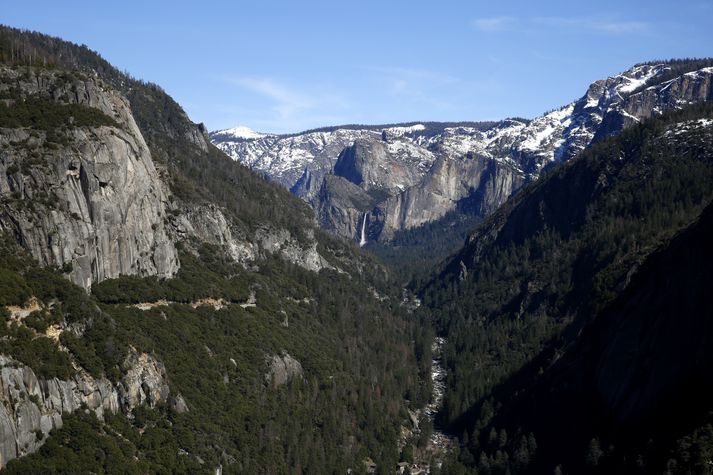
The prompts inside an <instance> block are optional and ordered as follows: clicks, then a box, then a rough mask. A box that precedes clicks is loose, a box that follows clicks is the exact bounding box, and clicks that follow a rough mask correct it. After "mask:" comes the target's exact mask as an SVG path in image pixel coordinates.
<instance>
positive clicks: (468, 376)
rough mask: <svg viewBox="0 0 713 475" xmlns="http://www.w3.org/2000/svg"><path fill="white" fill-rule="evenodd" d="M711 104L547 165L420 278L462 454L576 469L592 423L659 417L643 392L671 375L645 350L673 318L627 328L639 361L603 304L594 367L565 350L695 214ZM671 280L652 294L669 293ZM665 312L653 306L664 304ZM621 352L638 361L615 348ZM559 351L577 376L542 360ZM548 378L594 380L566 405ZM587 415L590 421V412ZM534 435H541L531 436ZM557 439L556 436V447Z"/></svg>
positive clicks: (708, 182)
mask: <svg viewBox="0 0 713 475" xmlns="http://www.w3.org/2000/svg"><path fill="white" fill-rule="evenodd" d="M712 117H713V106H711V105H710V104H709V103H704V104H701V105H697V106H692V107H689V108H686V109H684V110H682V111H679V112H673V113H667V114H663V115H662V116H660V117H659V118H654V119H649V120H647V121H643V122H642V123H641V124H639V125H636V126H634V127H631V128H630V129H627V130H626V131H624V132H622V133H621V134H620V135H618V136H617V137H615V138H610V139H607V140H603V141H602V142H601V143H598V144H596V145H595V146H593V147H592V148H591V149H590V150H587V151H585V152H583V153H582V154H580V155H579V156H578V157H577V158H575V159H573V160H571V161H570V162H569V163H567V164H565V165H564V166H562V167H559V168H557V169H554V170H553V171H551V172H550V173H548V174H547V175H546V176H545V177H543V178H542V179H541V180H539V181H538V182H537V183H535V184H532V185H530V186H528V187H526V188H525V189H524V190H523V191H522V192H521V193H520V194H518V195H517V196H516V197H514V198H513V199H511V200H509V201H508V202H507V203H506V204H505V205H504V206H503V207H501V208H500V209H499V210H498V211H496V212H495V213H494V214H493V215H492V216H491V217H489V218H488V219H487V220H485V222H483V223H482V224H481V225H480V226H479V227H478V228H477V229H476V231H475V232H474V233H473V234H472V235H471V236H470V238H469V239H468V242H467V243H466V245H465V247H464V248H463V249H462V250H461V252H460V253H458V254H457V255H456V256H455V257H454V258H453V259H452V260H450V261H449V262H448V264H447V265H446V266H445V268H444V272H443V274H442V275H441V276H440V277H438V278H436V279H434V281H433V282H432V283H431V284H430V285H429V286H428V288H427V289H426V290H425V292H424V295H423V297H424V298H423V303H424V312H425V314H426V315H427V316H428V318H431V319H434V320H435V321H436V322H437V325H438V326H439V327H440V329H441V331H442V332H443V333H444V336H445V337H446V338H447V341H448V342H447V345H446V347H445V349H444V359H445V363H446V366H447V367H448V369H449V375H448V390H447V393H446V405H445V411H444V414H443V418H444V423H446V424H448V425H449V427H451V429H452V430H454V431H455V433H457V434H462V433H464V432H465V433H466V434H467V435H468V437H467V439H464V440H463V442H465V443H466V448H467V450H464V451H462V452H461V457H460V462H459V463H462V464H466V465H469V466H472V467H476V466H477V467H479V469H481V470H485V468H486V466H489V467H491V469H495V467H498V468H497V469H498V470H505V469H507V468H509V469H510V470H511V471H518V472H526V471H528V470H531V471H534V472H538V471H543V470H545V471H551V470H553V469H554V465H556V464H557V463H564V464H565V468H566V469H567V470H572V471H574V472H581V471H582V470H583V469H584V463H585V455H586V452H587V450H588V448H587V443H588V442H589V441H590V440H591V439H593V438H596V437H598V436H599V435H601V434H599V433H598V432H597V429H595V428H593V427H604V426H606V425H607V424H613V425H612V426H610V427H615V424H623V423H626V424H630V423H631V424H634V423H636V422H637V421H639V420H640V419H641V417H643V416H642V414H644V413H646V414H648V416H651V417H654V415H656V417H658V416H659V415H660V416H661V417H667V416H666V413H665V411H664V412H660V413H659V412H656V410H658V409H661V408H660V407H658V409H655V408H654V406H656V404H658V403H659V402H663V401H665V398H666V397H667V394H668V392H669V390H670V389H671V388H672V387H676V385H677V384H678V382H680V381H678V380H676V379H675V378H668V376H666V374H669V375H670V373H667V372H668V371H669V370H668V369H666V368H667V366H666V365H667V363H663V362H661V360H658V359H657V358H658V357H654V356H653V354H654V353H656V352H660V353H661V354H662V355H665V354H670V349H667V348H665V347H660V346H659V345H662V344H663V342H664V341H665V339H666V338H667V332H668V331H669V330H670V328H671V327H670V325H672V324H675V323H673V322H671V321H668V323H665V324H663V323H662V324H661V325H660V326H659V325H658V324H656V325H653V322H658V321H659V319H658V318H659V317H650V318H649V320H648V322H650V323H652V325H653V326H652V327H651V328H650V329H649V330H647V331H649V332H650V335H649V336H646V337H644V336H643V335H642V333H638V335H640V336H641V337H642V338H645V339H646V343H645V345H646V348H644V349H641V350H640V351H641V352H642V358H646V355H651V358H649V359H646V362H645V363H641V361H643V360H636V358H635V357H634V353H631V352H630V350H631V347H630V346H627V343H631V341H632V340H626V338H628V337H629V336H631V331H632V330H631V328H629V330H627V331H626V332H625V331H624V328H625V327H626V326H627V325H628V324H626V323H624V322H625V320H621V321H620V322H613V320H612V319H615V318H624V317H625V315H626V314H625V313H618V314H617V315H618V317H601V318H604V319H608V320H607V321H609V322H610V323H608V324H606V325H615V326H617V328H618V329H619V330H621V331H622V333H621V335H620V337H621V338H623V339H624V340H626V342H625V341H624V340H617V339H615V340H607V341H606V345H610V347H609V348H610V349H608V350H606V352H605V350H604V349H601V348H600V349H601V351H602V352H605V353H606V354H605V355H604V356H602V361H601V362H600V363H601V366H600V368H599V370H597V372H596V375H594V374H593V373H588V372H587V371H589V370H588V369H587V366H586V364H588V363H585V362H584V361H583V360H579V359H577V358H576V357H574V358H575V359H574V360H571V359H568V358H570V356H568V355H571V354H572V353H570V352H572V351H573V352H575V353H573V354H576V351H578V350H577V349H576V348H577V346H578V345H580V344H581V345H587V344H588V339H587V337H585V332H582V329H583V328H585V327H586V326H587V325H588V324H590V323H591V322H592V321H594V325H597V322H598V321H599V319H600V316H602V315H607V313H606V312H607V311H608V310H606V309H607V308H609V307H608V306H609V305H612V304H611V302H612V301H614V300H615V299H624V298H625V297H623V295H624V294H625V292H628V290H627V289H629V287H630V286H631V285H633V284H632V282H633V280H632V279H633V278H634V276H635V275H637V273H639V274H641V273H643V272H644V271H643V270H641V271H640V270H639V269H640V267H641V266H642V263H643V262H645V261H646V260H647V259H648V258H649V256H650V255H651V254H652V253H653V252H654V251H655V250H656V249H658V248H660V247H661V246H666V245H667V243H668V242H669V240H670V239H671V238H672V237H673V236H675V235H676V233H678V232H679V231H681V230H682V229H684V228H686V227H687V226H688V225H689V224H690V223H691V222H693V221H695V220H696V219H697V217H698V216H699V214H700V212H701V211H702V209H703V208H704V207H705V206H706V205H707V204H708V203H710V202H711V199H713V161H712V159H711V157H713V120H712ZM691 252H693V253H697V252H698V251H697V250H696V249H692V250H691ZM694 288H695V287H694ZM676 289H677V287H674V288H672V289H671V290H670V294H667V295H663V296H662V297H661V298H664V299H673V300H675V298H677V297H676V295H677V294H676ZM649 291H650V292H653V289H649ZM627 298H628V297H627ZM673 300H671V301H673ZM699 303H700V302H698V303H696V304H695V308H700V306H699ZM644 308H653V307H642V310H644ZM665 315H666V314H665V313H662V317H661V318H664V319H666V318H668V317H665ZM697 315H700V312H699V313H698V314H697ZM626 318H629V317H626ZM632 318H634V317H632ZM691 318H694V317H693V316H692V317H691ZM641 328H642V327H639V329H640V330H641V331H642V332H643V331H644V330H643V329H641ZM689 329H690V328H689ZM689 329H686V328H683V327H682V328H680V329H679V331H680V332H681V333H680V335H681V336H680V338H679V337H676V338H678V339H677V340H676V341H679V342H680V341H683V339H685V338H686V337H685V335H690V334H689V333H688V331H689ZM607 331H608V330H607ZM612 331H614V330H612ZM636 331H639V330H636ZM627 335H628V336H627ZM704 335H705V334H701V337H703V336H704ZM617 338H619V336H618V337H617ZM632 338H633V337H632ZM632 344H634V343H632ZM635 344H638V343H635ZM641 344H642V345H643V344H644V343H641ZM677 344H678V343H676V345H677ZM624 347H627V348H628V349H626V350H624ZM615 348H618V349H616V350H615ZM696 348H698V353H697V355H698V356H697V358H703V360H705V358H707V357H708V356H706V355H707V352H706V351H705V350H703V346H701V345H696ZM595 351H599V350H595ZM607 352H608V353H607ZM624 354H626V355H628V356H627V358H629V357H631V358H634V360H635V361H639V363H635V361H634V360H626V361H623V360H622V358H624V356H622V355H624ZM676 360H677V361H680V360H679V359H678V357H677V358H676ZM558 361H570V363H571V362H572V361H574V363H572V365H571V366H570V367H569V371H570V372H569V373H568V374H569V375H575V374H576V377H574V376H572V378H574V379H572V378H570V380H567V381H565V378H564V376H562V379H561V380H560V379H559V378H560V376H556V375H558V374H560V373H557V372H556V371H555V372H554V373H552V372H551V371H554V369H553V368H555V367H557V366H556V363H557V362H558ZM656 361H658V362H659V363H661V367H660V370H661V371H660V374H661V378H662V379H661V380H660V381H659V382H658V383H652V384H648V383H646V381H645V380H642V379H641V378H642V377H643V373H642V372H641V371H638V372H636V373H635V374H634V373H631V372H629V371H628V369H631V370H632V371H635V370H636V368H637V367H638V368H639V369H641V368H643V367H644V366H642V365H646V364H659V363H656ZM580 363H581V364H582V365H583V366H579V364H580ZM562 364H564V363H562ZM597 364H599V363H597ZM637 364H638V365H639V366H637ZM615 368H616V369H615ZM624 368H627V369H624ZM681 369H682V372H681V373H680V376H681V377H682V378H683V377H687V376H686V372H685V370H684V366H682V367H681ZM642 371H643V370H642ZM550 375H551V376H550ZM560 375H561V374H560ZM667 378H668V380H667ZM553 381H558V384H560V383H561V385H562V388H563V389H562V390H563V391H564V393H566V391H565V389H566V388H567V387H568V385H569V384H575V383H576V384H579V385H580V386H577V387H582V388H584V387H586V388H594V389H596V391H593V392H590V391H588V390H586V389H582V392H581V393H577V394H578V397H579V398H580V399H575V400H573V401H574V402H573V403H572V405H569V403H567V404H565V401H566V400H567V397H563V398H561V399H552V401H559V402H560V403H561V404H557V403H554V402H553V403H552V404H550V403H549V402H546V401H547V398H549V397H552V396H553V393H552V391H554V389H553V388H554V387H556V385H555V386H550V385H549V383H551V384H554V382H553ZM661 381H665V384H659V383H660V382H661ZM677 381H678V382H677ZM533 385H537V387H539V388H540V392H539V393H537V394H538V398H539V399H534V400H533V399H531V401H532V404H535V403H536V401H539V404H540V406H538V410H537V412H538V414H537V415H532V416H529V415H526V411H522V412H521V411H519V410H516V409H515V408H514V406H512V405H510V404H511V402H512V401H513V400H518V401H520V404H523V405H525V406H527V404H528V403H527V402H525V399H526V398H527V396H523V394H530V393H525V391H526V390H527V389H528V388H529V387H531V386H533ZM681 390H684V388H683V387H681ZM564 393H563V394H564ZM567 394H569V393H567ZM522 397H525V399H522ZM588 398H589V399H588ZM596 398H599V401H598V403H597V404H599V406H597V408H598V410H597V411H595V412H593V413H591V414H590V413H589V412H588V411H589V409H592V410H594V409H595V406H589V405H588V404H593V399H596ZM580 403H581V405H582V407H580V408H579V409H578V404H580ZM528 407H529V410H532V406H531V405H530V406H528ZM560 409H561V412H560ZM578 410H580V411H581V412H580V413H578V412H577V411H578ZM652 410H653V411H654V412H653V413H651V412H645V411H652ZM509 411H510V412H509ZM566 411H569V412H566ZM642 411H643V412H642ZM590 415H591V416H592V419H591V420H590ZM595 420H596V421H597V424H599V425H596V426H589V425H587V424H591V423H592V421H595ZM529 421H537V423H535V422H532V423H530V422H529ZM565 423H566V424H567V425H568V427H569V426H571V424H575V425H576V426H579V424H580V423H581V427H582V428H583V429H582V432H581V433H579V435H578V437H579V436H582V437H585V438H586V440H585V441H584V445H582V443H581V442H582V439H581V438H575V437H574V436H573V437H571V438H569V439H566V438H565V437H563V434H564V433H568V434H569V433H570V432H569V431H563V430H564V429H563V428H564V426H563V425H558V424H565ZM548 424H549V425H548ZM548 427H550V428H552V430H550V429H549V428H548ZM557 427H559V430H556V429H555V428H557ZM585 427H587V429H585ZM590 429H591V430H590ZM653 434H654V433H653V432H652V431H648V430H642V431H640V432H636V433H635V434H634V435H635V436H636V437H635V438H634V437H632V438H631V439H630V440H629V442H630V443H631V445H630V446H629V448H630V447H631V446H636V444H639V443H640V442H642V441H643V442H642V443H643V444H645V443H646V440H648V439H647V437H649V436H650V435H653ZM533 441H536V443H533ZM608 442H610V441H607V443H608ZM612 442H613V440H612ZM541 443H544V444H546V445H545V447H544V448H543V449H542V450H540V449H536V447H537V446H540V444H541ZM597 443H599V442H598V441H597ZM577 444H579V445H577ZM559 447H562V450H557V449H555V448H559ZM665 448H666V449H670V448H671V446H670V445H668V446H665ZM604 449H605V448H604V447H602V450H604ZM592 450H593V451H595V452H596V450H594V449H592ZM535 452H537V454H539V455H537V454H536V453H535ZM555 452H556V454H557V455H558V456H559V457H560V458H558V459H557V458H556V457H554V454H555ZM498 454H499V455H498ZM503 454H507V455H508V457H509V459H508V458H504V456H503ZM600 455H601V454H600ZM634 455H635V454H634ZM631 457H632V453H631V452H630V451H628V449H626V450H623V451H622V452H621V453H619V454H618V455H617V456H616V457H615V458H616V460H617V461H618V462H622V461H623V460H624V459H627V460H631ZM618 462H617V463H618ZM652 463H654V462H652ZM540 464H544V465H540ZM548 464H549V465H548ZM655 466H656V465H655V463H654V465H652V467H655Z"/></svg>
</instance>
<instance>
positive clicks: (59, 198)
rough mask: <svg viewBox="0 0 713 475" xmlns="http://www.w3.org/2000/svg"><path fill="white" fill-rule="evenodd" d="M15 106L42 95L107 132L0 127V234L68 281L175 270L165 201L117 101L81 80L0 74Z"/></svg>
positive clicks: (96, 83)
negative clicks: (92, 113)
mask: <svg viewBox="0 0 713 475" xmlns="http://www.w3.org/2000/svg"><path fill="white" fill-rule="evenodd" d="M0 83H1V84H0V88H2V89H1V90H2V91H3V92H4V93H5V95H9V96H11V97H12V98H11V99H8V102H10V103H11V105H10V107H12V106H13V105H14V104H12V103H14V102H16V101H27V100H28V98H35V97H43V98H45V100H47V101H50V102H51V103H54V104H58V105H60V106H61V105H66V104H79V105H81V106H86V107H87V108H92V109H96V110H98V111H100V112H101V113H103V114H104V115H105V116H106V117H108V118H109V119H111V121H112V122H113V123H111V124H110V125H99V124H96V125H94V124H92V125H85V126H74V125H73V117H69V118H67V120H68V124H69V125H70V126H69V127H66V128H64V129H62V130H61V131H60V132H59V134H61V136H59V137H58V136H57V135H58V132H57V128H56V127H53V128H47V129H46V130H37V129H34V128H33V129H28V128H24V127H16V128H2V129H0V144H2V155H0V156H1V159H0V176H2V177H3V179H2V180H0V230H2V231H4V232H6V233H8V234H10V235H14V236H15V237H16V238H17V239H18V240H19V241H20V242H21V243H22V244H23V245H24V246H25V247H26V248H27V249H29V250H30V251H31V253H32V255H33V256H34V257H35V258H36V259H37V260H38V261H39V262H41V263H42V264H44V265H55V266H58V267H63V266H66V267H65V269H69V268H71V270H69V271H68V274H69V277H70V279H71V280H72V281H73V282H75V283H77V284H78V285H80V286H82V287H84V288H85V289H88V288H89V287H90V286H91V285H92V283H93V282H98V281H101V280H104V279H108V278H112V277H118V276H119V275H122V274H127V275H158V276H161V277H170V276H171V275H173V274H174V273H175V272H176V271H177V269H178V266H179V262H178V258H177V255H176V249H175V246H174V244H173V242H172V241H171V240H170V239H169V237H168V235H167V233H166V227H165V221H166V194H165V191H164V185H163V183H162V182H161V180H160V179H159V175H158V173H157V171H156V168H155V167H154V163H153V161H152V160H151V154H150V152H149V149H148V147H147V145H146V143H145V141H144V139H143V137H142V135H141V132H140V131H139V129H138V127H137V125H136V123H135V121H134V119H133V116H132V114H131V111H130V109H129V105H128V103H127V101H126V100H125V99H124V98H123V97H122V96H121V95H120V94H118V93H116V92H114V91H112V90H110V89H109V88H106V87H105V86H104V85H103V83H102V81H101V80H99V79H97V78H90V77H74V76H67V75H66V74H62V73H54V72H47V71H45V72H33V73H32V74H27V75H25V74H21V73H20V72H19V71H17V70H12V69H6V68H3V69H0Z"/></svg>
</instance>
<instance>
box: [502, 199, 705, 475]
mask: <svg viewBox="0 0 713 475" xmlns="http://www.w3.org/2000/svg"><path fill="white" fill-rule="evenodd" d="M712 238H713V205H709V206H708V207H707V208H706V209H705V210H704V211H703V213H702V214H701V217H700V218H699V220H698V221H697V222H696V223H694V224H693V225H691V226H689V227H688V228H687V229H686V230H685V231H683V232H682V233H681V234H680V235H678V236H676V237H675V238H674V239H673V240H672V241H671V243H670V244H668V245H667V246H665V247H664V248H662V249H661V250H658V251H656V252H654V253H652V254H651V255H650V256H649V257H647V259H646V260H645V262H644V263H643V264H642V265H641V267H640V268H639V270H638V271H637V272H636V274H635V275H633V276H632V278H631V282H630V284H629V285H628V286H627V288H626V290H625V291H624V292H622V293H621V294H620V295H619V296H618V297H617V298H616V299H615V300H614V301H613V302H612V303H611V304H609V305H608V306H607V307H606V308H605V309H604V310H603V311H602V312H601V314H600V315H598V316H597V318H596V320H595V321H594V322H593V323H592V324H591V325H590V326H588V327H587V328H585V329H584V331H583V332H582V333H581V335H580V336H579V337H578V338H577V340H576V341H575V342H574V344H573V345H572V348H571V349H569V351H567V352H566V353H565V354H564V355H563V357H562V358H560V359H559V360H558V361H557V362H556V363H554V364H553V365H552V367H551V368H549V369H548V370H547V371H546V372H545V373H544V374H543V375H542V376H541V378H539V379H538V380H537V381H536V382H535V384H534V385H533V386H532V387H528V388H526V390H525V391H523V393H522V394H519V395H518V396H517V397H514V398H513V399H512V401H510V402H509V403H507V404H506V407H504V408H503V409H502V410H501V411H499V413H500V416H499V420H497V421H496V422H494V423H495V424H498V425H505V424H508V425H510V424H511V423H512V421H513V420H514V419H516V418H517V419H519V420H518V422H517V424H519V425H526V426H528V427H529V428H530V430H534V431H535V433H536V434H537V435H538V437H537V438H538V441H539V445H540V447H542V450H541V452H540V453H539V455H538V457H539V460H540V462H539V466H540V467H541V468H543V469H545V467H546V466H547V464H548V463H549V465H550V466H554V465H555V464H557V463H561V464H564V467H567V468H568V469H569V470H577V469H578V468H579V467H582V465H583V463H582V462H584V463H589V464H590V465H591V464H592V463H593V464H594V465H595V466H596V467H598V470H600V471H602V472H612V471H616V472H625V471H632V470H636V469H637V468H645V470H646V471H649V472H655V471H664V470H665V469H668V470H672V471H674V472H684V471H692V472H694V473H695V472H700V471H705V470H706V469H707V467H706V463H705V460H701V459H699V458H698V457H696V456H694V457H690V455H688V456H686V454H684V453H683V451H680V449H679V450H676V449H675V445H674V443H675V442H676V441H677V440H678V439H681V438H683V437H684V436H687V435H689V434H692V433H694V430H695V429H697V428H698V427H699V426H703V425H704V424H705V423H708V422H709V420H708V419H709V414H710V413H709V411H710V409H711V404H710V400H711V395H713V386H712V385H711V384H710V383H709V380H708V377H707V376H706V374H707V373H708V371H709V370H710V368H711V365H713V352H711V350H710V349H711V345H712V344H713V328H712V327H711V325H712V323H713V322H712V321H711V311H710V310H709V309H708V308H709V305H710V295H711V292H713V278H712V277H711V275H710V272H709V271H710V263H711V262H713V251H712V250H711V247H710V245H709V244H710V242H711V239H712ZM535 407H537V410H536V411H535V410H533V409H534V408H535ZM506 414H507V415H506ZM572 420H577V421H578V424H577V425H576V429H575V430H572V424H571V421H572ZM564 432H567V434H568V437H567V440H564V441H563V440H561V437H558V434H562V433H564ZM592 440H596V443H597V444H598V445H599V446H600V447H602V448H607V447H613V449H610V450H607V451H606V453H604V452H602V453H601V454H599V457H596V459H595V457H590V460H585V458H584V456H585V455H590V456H596V455H597V453H596V452H595V453H591V444H592V442H591V441H592ZM698 445H699V446H698V447H697V448H696V449H695V450H696V451H699V454H701V455H702V454H703V453H704V452H706V451H710V450H711V449H713V447H712V446H711V445H710V443H708V442H707V441H705V440H700V441H699V442H698ZM555 447H556V450H554V448H555ZM588 451H589V453H588ZM635 457H636V458H638V461H637V462H636V463H635V460H636V458H635ZM627 458H628V459H629V460H628V461H627ZM637 464H638V465H639V467H637V466H636V465H637ZM642 465H643V467H641V466H642Z"/></svg>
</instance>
